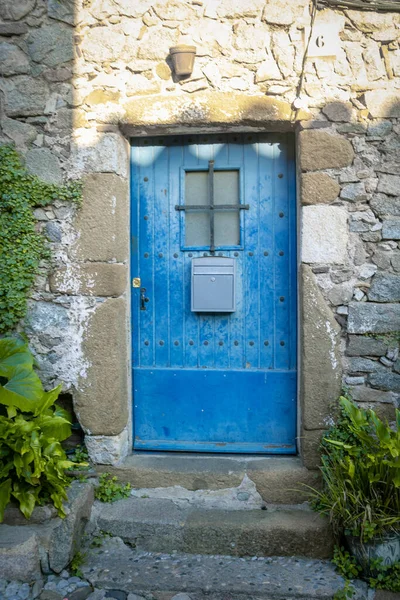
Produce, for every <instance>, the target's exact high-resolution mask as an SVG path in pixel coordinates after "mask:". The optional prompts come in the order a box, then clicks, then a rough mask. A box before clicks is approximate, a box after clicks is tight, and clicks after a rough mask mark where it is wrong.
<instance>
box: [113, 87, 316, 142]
mask: <svg viewBox="0 0 400 600" xmlns="http://www.w3.org/2000/svg"><path fill="white" fill-rule="evenodd" d="M308 118H309V114H308V113H307V112H306V111H300V114H298V115H297V116H296V120H307V119H308ZM293 122H294V113H293V111H292V107H291V105H290V103H288V102H285V101H284V100H281V99H278V98H276V97H275V96H274V97H271V96H248V95H246V94H235V93H231V92H230V93H223V92H213V93H209V92H202V93H198V94H193V95H191V96H190V97H189V98H188V97H187V96H185V95H182V96H172V97H170V98H168V97H167V98H166V97H165V96H161V95H157V96H153V97H151V98H149V97H146V98H135V99H132V100H129V101H128V102H127V103H126V104H125V105H124V114H123V116H122V117H120V118H119V124H120V126H121V128H122V129H123V131H124V133H125V135H134V134H135V133H136V134H137V130H136V128H137V127H148V128H149V127H150V128H154V127H162V128H163V130H165V128H167V127H168V126H173V127H175V133H176V127H177V126H179V128H181V127H185V126H186V127H202V128H203V127H206V126H207V125H213V126H228V125H229V126H231V125H238V126H241V127H244V128H245V127H248V126H250V127H253V126H262V127H263V128H264V127H266V126H267V124H268V123H271V124H273V126H274V129H275V130H276V129H277V127H278V128H279V125H282V124H284V125H285V127H284V129H286V130H290V129H291V123H293Z"/></svg>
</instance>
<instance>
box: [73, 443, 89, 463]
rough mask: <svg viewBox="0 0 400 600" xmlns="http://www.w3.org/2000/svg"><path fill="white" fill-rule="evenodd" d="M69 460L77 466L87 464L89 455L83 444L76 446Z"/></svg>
mask: <svg viewBox="0 0 400 600" xmlns="http://www.w3.org/2000/svg"><path fill="white" fill-rule="evenodd" d="M70 459H71V460H72V462H74V463H78V464H81V463H87V462H88V460H89V453H88V451H87V449H86V446H85V445H84V444H82V445H81V444H79V445H78V446H76V447H75V448H74V451H73V453H72V455H71V456H70ZM85 466H88V465H85Z"/></svg>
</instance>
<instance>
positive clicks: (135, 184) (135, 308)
mask: <svg viewBox="0 0 400 600" xmlns="http://www.w3.org/2000/svg"><path fill="white" fill-rule="evenodd" d="M139 163H140V148H138V147H137V146H133V147H132V148H131V157H130V165H131V169H130V173H131V276H132V278H133V277H139V275H140V271H139V253H138V248H139V243H140V240H139V214H140V193H139V189H140V182H139ZM131 283H132V282H131ZM139 309H140V288H139V289H138V288H133V287H131V315H132V366H133V367H135V366H137V365H139V364H140V360H139V351H140V349H139V335H140V334H139V324H140V322H139Z"/></svg>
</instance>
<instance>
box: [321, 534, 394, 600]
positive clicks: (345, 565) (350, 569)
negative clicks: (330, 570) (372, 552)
mask: <svg viewBox="0 0 400 600" xmlns="http://www.w3.org/2000/svg"><path fill="white" fill-rule="evenodd" d="M332 562H333V563H334V565H335V566H336V569H337V570H338V572H339V573H340V575H342V577H344V578H345V579H346V584H349V585H348V588H349V589H351V586H350V581H349V580H351V579H356V578H358V577H362V573H363V569H362V566H361V565H360V564H359V563H358V561H357V560H356V558H354V556H352V555H351V554H350V553H349V552H347V550H345V549H344V548H343V547H339V546H335V549H334V555H333V559H332ZM369 572H370V575H369V576H368V577H365V579H366V580H367V582H368V585H369V586H370V587H371V588H376V589H380V590H388V591H390V592H400V562H397V563H394V564H393V565H390V566H389V565H384V564H383V561H382V559H381V558H378V559H376V560H372V561H371V562H370V564H369ZM344 589H346V588H344ZM343 592H344V590H339V591H338V592H337V593H338V594H339V595H338V596H337V598H338V599H339V600H340V599H341V598H343V599H344V598H348V597H349V598H351V596H344V595H340V594H343ZM335 598H336V596H335Z"/></svg>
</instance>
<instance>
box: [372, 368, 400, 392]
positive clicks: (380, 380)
mask: <svg viewBox="0 0 400 600" xmlns="http://www.w3.org/2000/svg"><path fill="white" fill-rule="evenodd" d="M368 380H369V383H370V384H371V385H372V387H376V388H378V389H379V390H384V391H392V392H400V375H398V374H397V373H392V372H390V371H387V370H386V371H380V372H379V373H372V374H371V375H370V376H369V379H368Z"/></svg>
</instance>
